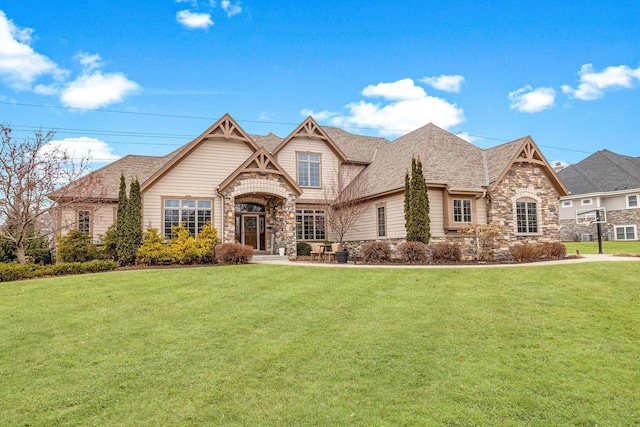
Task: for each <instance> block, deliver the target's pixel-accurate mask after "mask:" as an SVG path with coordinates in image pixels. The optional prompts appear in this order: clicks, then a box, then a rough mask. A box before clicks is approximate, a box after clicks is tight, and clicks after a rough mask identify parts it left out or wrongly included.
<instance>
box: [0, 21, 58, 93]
mask: <svg viewBox="0 0 640 427" xmlns="http://www.w3.org/2000/svg"><path fill="white" fill-rule="evenodd" d="M32 33H33V30H32V29H30V28H23V29H20V28H18V27H17V26H16V25H15V24H14V23H13V21H11V20H10V19H8V18H7V16H6V15H5V13H4V12H3V11H1V10H0V77H1V78H2V79H3V80H4V81H5V82H6V83H7V84H8V85H9V86H11V87H12V88H14V89H16V90H26V89H30V87H31V84H32V83H33V82H34V81H35V80H36V79H38V78H39V77H41V76H44V75H52V76H53V77H54V78H56V79H62V78H64V76H65V75H66V73H67V72H66V71H65V70H62V69H60V68H59V67H58V65H57V64H56V63H55V62H53V61H52V60H51V59H49V58H48V57H46V56H44V55H41V54H39V53H37V52H35V51H34V50H33V48H31V46H30V45H29V43H30V42H31V34H32Z"/></svg>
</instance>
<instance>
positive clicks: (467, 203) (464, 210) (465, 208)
mask: <svg viewBox="0 0 640 427" xmlns="http://www.w3.org/2000/svg"><path fill="white" fill-rule="evenodd" d="M456 202H459V204H460V206H459V207H458V208H456ZM452 205H453V222H454V223H456V224H463V223H464V224H467V223H471V222H473V204H472V203H471V199H453V201H452ZM456 209H460V213H459V215H457V214H456ZM456 215H457V216H458V218H457V219H456Z"/></svg>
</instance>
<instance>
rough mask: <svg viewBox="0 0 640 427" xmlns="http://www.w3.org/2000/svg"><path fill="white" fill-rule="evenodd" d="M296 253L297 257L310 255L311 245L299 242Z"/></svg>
mask: <svg viewBox="0 0 640 427" xmlns="http://www.w3.org/2000/svg"><path fill="white" fill-rule="evenodd" d="M296 253H297V254H298V255H299V256H309V255H311V245H310V244H308V243H307V242H300V243H298V244H297V245H296Z"/></svg>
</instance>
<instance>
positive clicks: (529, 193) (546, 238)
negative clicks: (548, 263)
mask: <svg viewBox="0 0 640 427" xmlns="http://www.w3.org/2000/svg"><path fill="white" fill-rule="evenodd" d="M488 196H489V200H490V202H489V206H488V209H487V221H488V222H491V223H495V224H498V225H501V226H502V227H503V230H504V232H503V234H502V236H500V237H499V238H498V244H497V246H498V252H499V253H503V254H504V253H506V252H508V250H509V246H510V245H513V244H514V243H516V242H523V243H525V242H526V243H542V242H557V241H559V240H560V219H559V218H560V217H559V212H560V202H559V196H558V194H557V193H556V191H555V189H554V187H553V185H551V182H550V181H549V179H548V178H547V176H546V174H545V172H544V169H543V168H542V166H540V165H538V164H535V163H527V162H525V163H514V164H513V165H512V166H511V168H510V169H509V171H507V173H506V174H505V176H504V178H503V179H502V181H501V182H500V183H499V184H498V185H497V186H496V187H495V188H494V189H493V190H492V191H491V192H490V193H489V194H488ZM520 198H530V199H533V200H535V201H536V202H537V207H538V230H539V232H538V233H535V234H520V235H519V234H517V233H516V213H515V210H516V201H517V200H518V199H520Z"/></svg>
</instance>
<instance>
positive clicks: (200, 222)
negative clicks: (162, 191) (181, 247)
mask: <svg viewBox="0 0 640 427" xmlns="http://www.w3.org/2000/svg"><path fill="white" fill-rule="evenodd" d="M172 202H177V203H172ZM172 205H174V206H172ZM168 211H178V213H177V214H178V217H177V219H178V222H177V223H175V222H174V221H170V223H167V220H168V219H169V218H168V217H167V214H168ZM191 211H193V215H194V217H193V224H192V223H191V221H187V215H188V214H189V213H190V212H191ZM207 213H208V214H207ZM172 214H175V212H174V213H172ZM207 222H209V223H213V200H211V199H180V198H177V197H167V198H165V199H164V200H163V201H162V231H163V235H164V237H166V238H167V239H170V238H171V237H173V234H172V232H171V227H172V226H179V225H182V224H185V223H186V228H187V230H189V233H190V234H192V235H193V236H197V235H198V233H199V232H200V229H201V228H202V226H204V225H205V224H206V223H207ZM192 225H193V226H192Z"/></svg>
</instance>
